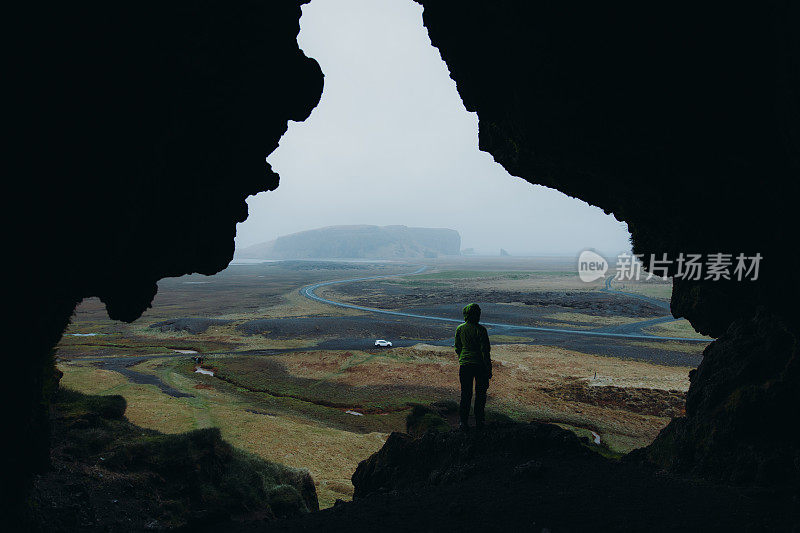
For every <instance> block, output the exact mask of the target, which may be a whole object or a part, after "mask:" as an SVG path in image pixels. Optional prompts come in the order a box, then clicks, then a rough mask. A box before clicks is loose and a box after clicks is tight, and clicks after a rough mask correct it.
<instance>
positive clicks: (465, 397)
mask: <svg viewBox="0 0 800 533" xmlns="http://www.w3.org/2000/svg"><path fill="white" fill-rule="evenodd" d="M458 378H459V381H461V405H460V406H459V410H458V414H459V417H460V418H461V424H462V425H464V426H466V425H467V422H468V420H469V408H470V403H472V384H473V382H474V383H475V423H476V424H479V425H481V424H483V420H484V419H485V417H486V415H485V412H484V410H485V408H486V389H488V388H489V376H488V372H487V371H486V368H485V367H484V366H483V365H461V367H460V368H459V369H458Z"/></svg>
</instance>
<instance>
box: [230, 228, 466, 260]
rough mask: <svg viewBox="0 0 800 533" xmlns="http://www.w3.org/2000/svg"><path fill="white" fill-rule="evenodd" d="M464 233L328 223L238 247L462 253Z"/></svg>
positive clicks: (293, 253)
mask: <svg viewBox="0 0 800 533" xmlns="http://www.w3.org/2000/svg"><path fill="white" fill-rule="evenodd" d="M460 250H461V235H459V233H458V232H457V231H456V230H453V229H447V228H409V227H408V226H366V225H364V226H361V225H359V226H328V227H325V228H319V229H313V230H309V231H301V232H299V233H292V234H291V235H284V236H283V237H278V238H277V239H275V240H274V241H269V242H262V243H260V244H254V245H252V246H248V247H247V248H244V249H242V250H237V251H236V256H237V257H240V258H243V259H326V258H327V259H334V258H339V259H358V258H364V259H395V258H409V257H437V256H439V255H459V253H460Z"/></svg>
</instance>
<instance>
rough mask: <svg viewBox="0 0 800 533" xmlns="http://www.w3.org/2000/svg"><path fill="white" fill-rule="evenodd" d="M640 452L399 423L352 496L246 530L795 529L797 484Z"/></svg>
mask: <svg viewBox="0 0 800 533" xmlns="http://www.w3.org/2000/svg"><path fill="white" fill-rule="evenodd" d="M640 457H641V455H639V454H637V453H634V454H632V455H629V456H627V457H626V458H625V459H623V460H622V461H614V460H610V459H606V458H604V457H602V456H601V455H599V454H597V453H595V452H594V451H591V450H590V449H589V448H588V447H587V446H586V445H585V443H584V442H583V441H581V440H580V439H578V438H577V437H576V436H575V435H573V434H572V433H570V432H568V431H565V430H562V429H561V428H558V427H556V426H553V425H550V424H539V423H531V424H515V423H497V424H490V425H489V426H488V428H487V430H486V431H485V432H482V433H469V434H464V433H461V432H457V431H428V432H427V433H425V434H424V435H423V436H422V437H419V438H414V437H411V436H409V435H405V434H401V433H393V434H392V435H391V436H390V437H389V439H388V440H387V442H386V444H385V445H384V447H383V448H382V449H381V450H380V451H379V452H377V453H376V454H374V455H373V456H372V457H370V458H369V459H367V460H366V461H363V462H362V463H361V464H360V465H359V466H358V469H357V470H356V472H355V473H354V475H353V484H354V485H355V499H354V501H353V502H347V503H344V502H343V503H340V504H339V505H337V506H335V507H333V508H331V509H326V510H324V511H320V512H318V513H311V514H308V515H304V516H302V517H300V518H296V519H289V520H281V521H274V522H271V523H262V524H254V523H251V524H247V525H245V524H242V525H240V526H239V528H238V529H240V530H243V531H257V530H263V531H348V532H352V531H437V532H439V531H536V532H539V531H593V530H594V531H598V530H599V531H608V530H611V531H762V530H770V531H773V530H778V531H781V530H783V531H792V530H793V528H794V529H795V530H796V528H797V527H798V525H800V512H799V511H798V508H799V507H798V505H797V504H798V499H797V495H796V493H794V494H793V493H792V491H791V490H786V489H783V490H777V489H766V488H758V487H752V486H750V487H742V486H732V485H714V484H709V483H707V482H702V481H699V480H692V479H687V478H682V477H676V476H674V475H670V474H667V473H665V472H663V471H660V470H659V469H658V468H657V467H655V466H652V465H650V464H648V463H646V462H643V461H641V460H640V459H639V458H640Z"/></svg>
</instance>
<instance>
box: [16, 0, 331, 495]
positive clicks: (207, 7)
mask: <svg viewBox="0 0 800 533" xmlns="http://www.w3.org/2000/svg"><path fill="white" fill-rule="evenodd" d="M302 3H303V2H302V1H300V0H298V1H284V2H262V1H255V0H252V1H250V0H248V1H244V2H237V3H236V4H235V5H234V4H231V3H229V2H222V1H218V0H209V1H204V2H200V3H197V2H193V1H192V2H189V1H176V2H169V3H162V2H148V1H145V2H137V3H116V4H108V3H104V2H93V1H90V2H84V3H81V4H67V3H49V4H47V5H27V4H16V5H15V6H14V7H13V8H11V9H10V10H9V13H8V14H7V15H8V17H9V18H8V19H9V20H13V21H14V23H13V24H12V25H10V28H9V31H8V32H6V33H5V36H6V38H7V39H10V40H11V41H12V44H13V46H10V47H9V49H12V48H13V49H14V50H15V51H16V52H15V54H14V57H13V59H12V60H11V65H10V67H9V69H8V71H7V73H6V75H7V78H8V79H9V80H13V81H12V82H10V83H9V84H7V86H6V89H7V91H9V97H8V99H7V100H6V106H7V112H6V115H5V116H6V120H5V123H6V126H7V127H9V128H10V129H11V130H12V132H13V135H12V138H11V141H10V142H9V143H8V144H7V146H6V150H7V153H8V154H9V155H8V157H7V158H6V160H5V161H6V163H11V165H12V169H11V170H10V171H9V173H8V174H7V175H8V176H14V180H15V184H16V185H18V186H19V188H20V190H18V191H15V196H14V199H15V204H16V205H15V207H18V208H20V210H21V213H22V214H21V216H20V218H18V219H17V220H19V227H16V228H15V229H14V230H13V231H12V232H11V239H12V240H11V242H10V243H8V248H9V250H11V251H13V253H14V254H15V256H16V257H17V258H18V260H19V261H20V263H19V264H18V266H17V267H15V269H14V271H13V273H12V276H11V277H10V279H13V280H14V282H15V284H17V285H18V286H19V287H20V288H21V289H22V291H24V292H22V294H20V297H19V298H18V299H17V300H18V301H19V302H20V305H21V307H22V308H21V309H16V310H15V314H16V315H17V316H19V317H20V322H21V323H20V324H17V323H16V322H12V325H11V328H12V330H13V329H16V330H17V333H18V337H19V339H20V340H19V341H18V342H19V346H17V345H16V344H12V347H11V350H10V351H11V352H13V353H17V354H18V355H16V356H15V357H14V358H12V361H11V365H12V367H11V368H10V369H9V373H10V374H11V375H14V376H15V377H16V380H15V384H16V385H17V387H18V388H19V392H18V393H14V396H15V401H16V402H17V409H16V411H17V412H16V413H15V414H16V415H18V416H19V418H20V420H18V421H13V423H12V427H13V429H10V431H11V432H12V433H14V434H17V433H18V434H19V435H20V437H19V439H18V440H16V441H15V442H14V444H15V446H14V448H15V450H14V453H11V452H9V454H8V456H9V457H13V458H14V463H13V465H12V467H11V471H10V472H9V479H10V480H11V485H13V486H14V487H17V484H18V481H19V482H20V483H22V480H23V479H27V475H26V474H25V472H26V471H29V470H30V469H31V468H32V465H34V464H35V465H38V466H39V467H41V466H42V465H44V464H45V463H46V451H47V444H46V442H47V441H46V438H45V429H44V428H45V427H46V413H47V399H46V397H45V396H43V392H42V391H43V383H45V382H47V381H48V380H50V377H49V376H50V375H51V374H52V363H51V360H50V356H49V353H50V348H51V347H52V346H53V345H54V344H55V343H56V342H57V341H58V339H59V337H60V335H61V333H62V331H63V329H64V327H65V326H66V324H67V322H68V320H69V317H70V314H71V313H72V310H73V308H74V306H75V304H76V303H77V302H79V301H80V300H81V299H82V298H84V297H88V296H99V297H100V299H101V300H102V301H103V302H105V304H106V306H107V308H108V312H109V315H110V316H111V317H112V318H116V319H121V320H126V321H131V320H134V319H136V318H137V317H139V315H140V314H141V313H142V311H144V309H146V308H147V307H148V306H149V305H150V302H151V301H152V298H153V296H154V295H155V292H156V281H157V280H159V279H160V278H163V277H167V276H179V275H182V274H187V273H191V272H199V273H203V274H213V273H215V272H218V271H219V270H221V269H222V268H224V267H225V266H226V265H227V264H228V262H229V261H230V259H231V258H232V256H233V249H234V244H233V237H234V235H235V224H236V223H237V222H239V221H242V220H244V219H245V217H246V216H247V206H246V204H245V198H246V197H247V196H248V195H251V194H255V193H256V192H259V191H263V190H271V189H274V188H275V187H276V186H277V185H278V176H277V175H276V174H275V173H274V172H272V170H271V169H270V168H269V166H268V165H266V164H265V162H264V159H265V157H266V156H267V155H268V154H269V153H270V152H271V151H273V150H274V149H275V148H276V147H277V145H278V140H279V138H280V136H281V135H282V134H283V133H284V132H285V131H286V125H287V121H288V120H303V119H305V118H306V117H307V116H308V114H309V113H310V112H311V110H312V109H313V107H314V106H315V105H316V103H317V101H318V100H319V97H320V94H321V91H322V81H323V77H322V73H321V71H320V69H319V66H318V65H317V63H316V62H315V61H314V60H313V59H309V58H307V57H305V55H304V54H303V53H302V52H301V51H300V49H299V48H298V46H297V42H296V37H297V32H298V31H299V24H298V20H299V17H300V14H301V11H300V4H302ZM26 317H36V318H35V319H34V320H26ZM23 320H25V321H24V322H22V321H23ZM17 348H18V349H17ZM12 492H13V493H14V494H17V495H24V493H25V491H24V490H22V489H20V490H15V489H12Z"/></svg>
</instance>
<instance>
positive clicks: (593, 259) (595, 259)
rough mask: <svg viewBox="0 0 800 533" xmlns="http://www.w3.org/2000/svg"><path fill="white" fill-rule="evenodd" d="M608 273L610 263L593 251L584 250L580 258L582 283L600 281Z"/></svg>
mask: <svg viewBox="0 0 800 533" xmlns="http://www.w3.org/2000/svg"><path fill="white" fill-rule="evenodd" d="M606 272H608V261H606V259H605V258H604V257H603V256H602V255H600V254H598V253H597V252H593V251H592V250H584V251H582V252H581V255H579V256H578V277H580V278H581V281H583V282H586V283H590V282H592V281H594V280H597V279H600V278H602V277H604V276H605V275H606Z"/></svg>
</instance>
